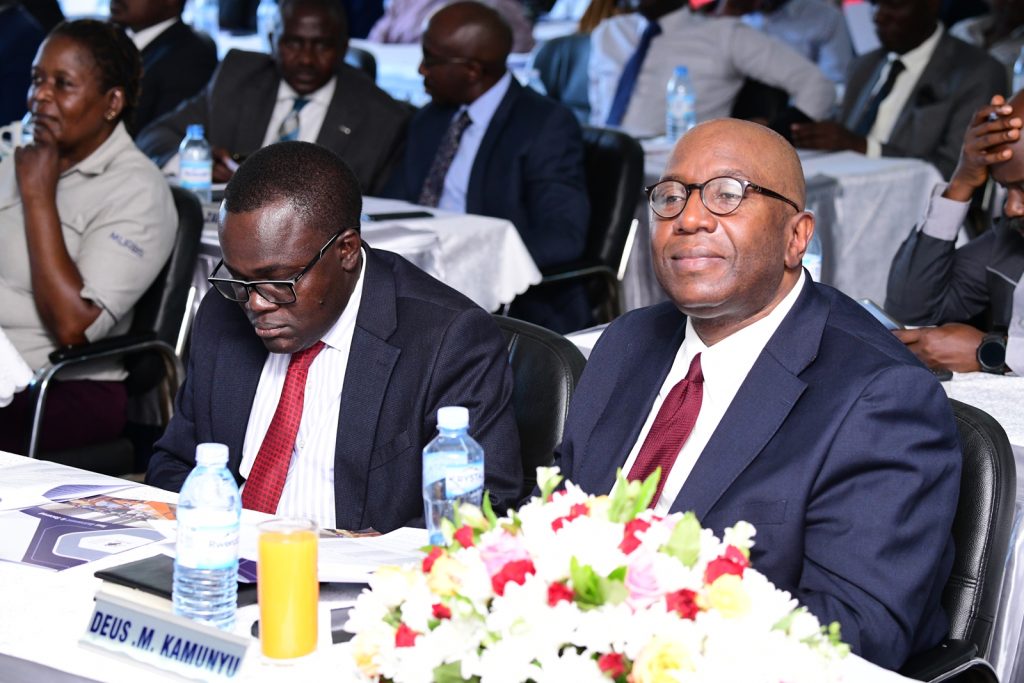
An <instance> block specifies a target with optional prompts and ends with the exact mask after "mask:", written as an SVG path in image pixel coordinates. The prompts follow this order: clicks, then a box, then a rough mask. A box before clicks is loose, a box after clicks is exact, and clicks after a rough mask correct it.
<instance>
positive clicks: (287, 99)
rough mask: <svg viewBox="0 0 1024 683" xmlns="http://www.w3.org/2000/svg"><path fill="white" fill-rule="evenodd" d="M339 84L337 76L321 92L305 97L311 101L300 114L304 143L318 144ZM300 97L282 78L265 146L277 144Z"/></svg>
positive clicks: (300, 127) (301, 136)
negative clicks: (297, 98)
mask: <svg viewBox="0 0 1024 683" xmlns="http://www.w3.org/2000/svg"><path fill="white" fill-rule="evenodd" d="M337 84H338V78H337V77H336V76H335V77H333V78H331V80H329V81H327V83H326V84H324V86H323V87H321V88H320V89H319V90H315V91H313V92H311V93H310V94H308V95H305V96H304V97H305V98H306V99H307V100H309V102H307V103H306V106H304V107H303V108H302V110H301V111H300V112H299V137H298V138H296V139H297V140H301V141H302V142H316V139H317V137H318V136H319V135H320V128H321V127H322V126H323V125H324V117H326V116H327V107H329V106H330V105H331V98H333V97H334V88H335V87H336V86H337ZM296 97H298V93H296V92H295V91H294V90H293V89H292V86H290V85H288V83H287V82H286V81H285V80H284V79H283V78H282V79H281V84H280V85H279V86H277V104H275V105H274V113H273V114H271V115H270V124H269V125H267V132H266V134H265V135H264V136H263V146H264V147H266V146H267V145H272V144H274V143H275V142H277V139H278V131H279V130H280V129H281V124H282V123H284V120H285V118H286V117H287V116H288V114H289V113H290V112H291V110H292V106H294V104H295V98H296Z"/></svg>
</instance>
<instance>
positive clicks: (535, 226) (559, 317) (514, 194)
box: [386, 2, 590, 331]
mask: <svg viewBox="0 0 1024 683" xmlns="http://www.w3.org/2000/svg"><path fill="white" fill-rule="evenodd" d="M511 46H512V32H511V29H510V28H509V27H508V25H507V24H506V23H505V21H504V19H502V18H501V15H500V14H498V12H497V11H495V10H493V9H491V8H490V7H487V6H486V5H483V4H480V3H477V2H456V3H453V4H451V5H448V6H446V7H445V8H443V9H441V10H439V11H438V12H437V13H436V14H434V15H433V16H432V17H431V19H430V23H429V24H428V26H427V30H426V32H425V33H424V34H423V61H422V62H421V63H420V73H421V74H422V75H423V84H424V86H425V87H426V90H427V92H428V93H429V94H430V95H431V97H432V98H433V100H432V102H431V103H430V104H428V105H427V106H425V107H424V108H423V109H421V110H420V111H419V112H418V113H417V114H416V115H415V116H414V117H413V119H412V121H411V122H410V124H409V135H408V139H407V142H406V148H405V157H404V160H403V163H402V165H401V167H400V168H398V169H397V170H396V172H395V175H394V176H393V177H392V179H391V182H390V184H389V187H388V189H387V190H386V193H387V194H389V195H391V196H395V197H401V198H402V199H406V200H409V201H412V202H417V203H420V204H427V205H431V206H437V207H439V208H441V209H446V210H449V211H457V212H460V213H476V214H482V215H485V216H496V217H498V218H505V219H508V220H510V221H512V223H514V224H515V226H516V229H517V230H518V231H519V234H520V235H521V236H522V238H523V242H524V243H525V244H526V248H527V249H529V251H530V255H531V256H533V260H534V261H536V263H537V265H538V266H539V267H540V268H542V269H543V268H544V267H545V266H551V265H555V264H560V263H566V262H569V261H573V260H575V259H578V258H580V257H581V256H582V255H583V247H584V243H585V241H586V230H587V225H588V223H589V218H590V205H589V202H588V200H587V194H586V187H585V185H584V173H583V138H582V135H581V132H580V127H579V124H578V123H577V122H576V119H575V118H574V117H573V114H572V112H571V111H570V110H569V109H568V108H566V107H565V106H563V105H562V104H560V103H558V102H555V101H554V100H550V99H548V98H546V97H544V96H542V95H539V94H538V93H536V92H534V91H532V90H530V89H528V88H523V87H522V86H520V85H519V83H518V82H517V81H516V80H515V79H514V78H513V77H512V74H511V73H509V71H508V69H507V68H506V67H505V62H506V60H507V59H508V55H509V50H510V49H511ZM460 120H462V121H464V122H463V123H462V124H461V125H460ZM495 256H496V258H500V257H501V255H500V254H496V255H495ZM513 309H520V310H519V311H518V312H519V313H520V314H522V317H526V318H528V319H530V320H532V321H533V322H536V323H539V324H541V325H546V326H548V327H551V328H552V329H556V330H558V331H570V330H574V329H579V328H580V327H583V326H586V325H587V324H588V322H589V312H588V310H587V305H586V297H585V296H584V292H583V290H582V289H580V288H569V289H565V290H558V291H553V292H552V291H550V290H545V294H544V296H543V297H541V296H539V295H535V294H533V293H532V292H531V293H530V294H529V295H528V296H527V297H525V298H524V297H520V300H518V301H517V302H516V303H515V304H513ZM516 312H517V311H515V310H513V313H516Z"/></svg>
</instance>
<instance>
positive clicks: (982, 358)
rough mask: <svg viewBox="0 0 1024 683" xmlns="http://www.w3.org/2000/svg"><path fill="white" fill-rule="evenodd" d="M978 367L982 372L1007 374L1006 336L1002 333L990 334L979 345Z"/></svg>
mask: <svg viewBox="0 0 1024 683" xmlns="http://www.w3.org/2000/svg"><path fill="white" fill-rule="evenodd" d="M978 365H980V366H981V370H982V372H991V373H994V374H997V375H1004V374H1006V373H1007V372H1008V371H1009V369H1010V368H1008V367H1006V335H1005V334H1002V333H1001V332H989V333H988V334H986V335H985V336H984V337H982V339H981V343H980V344H978Z"/></svg>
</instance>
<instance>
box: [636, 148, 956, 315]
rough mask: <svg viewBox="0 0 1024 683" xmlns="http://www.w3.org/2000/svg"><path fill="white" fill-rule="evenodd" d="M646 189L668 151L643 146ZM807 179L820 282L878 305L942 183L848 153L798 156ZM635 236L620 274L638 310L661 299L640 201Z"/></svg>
mask: <svg viewBox="0 0 1024 683" xmlns="http://www.w3.org/2000/svg"><path fill="white" fill-rule="evenodd" d="M644 146H645V149H647V150H648V152H647V154H646V155H645V174H644V175H645V182H646V183H647V184H651V183H653V182H656V181H657V179H658V178H659V177H660V176H661V174H662V172H663V171H664V168H665V163H666V161H667V160H668V153H669V149H668V148H667V147H666V146H665V145H664V144H663V143H661V144H659V142H656V141H649V142H645V143H644ZM801 161H802V162H803V167H804V176H805V177H806V178H807V208H808V209H810V210H811V211H813V212H814V214H815V219H816V224H817V230H818V234H819V235H820V237H821V239H822V242H823V247H824V263H823V268H822V280H823V281H824V282H826V283H827V284H830V285H833V286H834V287H836V288H838V289H840V290H842V291H843V292H845V293H846V294H848V295H849V296H851V297H853V298H855V299H860V298H867V299H873V300H874V301H876V302H878V303H879V304H883V303H884V301H885V286H886V280H887V278H888V276H889V264H890V263H891V262H892V257H893V256H894V255H895V254H896V249H897V248H899V245H900V244H901V243H902V242H903V240H904V239H906V237H907V235H908V234H910V229H911V228H912V227H913V226H914V224H915V223H917V221H918V220H919V218H920V216H921V214H922V212H923V211H924V208H925V207H926V206H927V202H928V198H929V196H930V194H931V190H932V187H933V186H934V185H935V183H937V182H939V181H940V180H941V176H940V175H939V172H938V171H936V170H935V168H934V167H933V166H932V165H931V164H928V163H926V162H924V161H921V160H919V159H897V158H880V159H871V158H868V157H866V156H863V155H861V154H855V153H853V152H836V153H830V154H819V153H808V152H804V153H801ZM637 216H638V218H640V224H641V230H639V231H638V232H637V244H636V247H635V248H634V250H633V254H632V256H631V258H630V265H629V271H633V272H629V271H627V274H626V283H625V285H624V286H625V288H626V303H627V307H628V308H637V307H640V306H646V305H649V304H651V303H655V302H658V301H663V300H665V295H664V293H663V292H662V291H661V288H660V286H659V285H658V283H657V281H656V280H655V279H654V276H653V273H651V272H650V268H651V266H650V258H651V257H650V234H649V232H648V230H644V229H642V228H643V227H644V226H647V225H648V222H649V218H648V211H647V203H646V198H645V197H642V198H641V203H640V209H639V210H638V214H637Z"/></svg>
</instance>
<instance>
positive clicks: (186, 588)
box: [172, 443, 242, 629]
mask: <svg viewBox="0 0 1024 683" xmlns="http://www.w3.org/2000/svg"><path fill="white" fill-rule="evenodd" d="M227 462H228V447H227V446H225V445H224V444H219V443H201V444H199V446H198V447H197V448H196V466H195V469H193V470H192V473H191V474H189V475H188V478H187V479H186V480H185V484H184V486H182V487H181V494H180V495H179V496H178V512H177V516H178V537H177V541H176V542H175V557H174V589H173V593H172V602H173V605H174V613H175V614H180V615H181V616H183V617H188V618H189V619H194V620H196V621H201V622H205V623H208V624H211V625H213V626H217V627H219V628H222V629H230V628H231V627H232V626H234V623H235V610H236V609H237V605H238V529H239V518H240V517H241V513H242V505H241V496H239V494H238V485H237V484H236V483H235V478H234V477H233V476H231V473H230V472H229V471H228V469H227Z"/></svg>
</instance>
